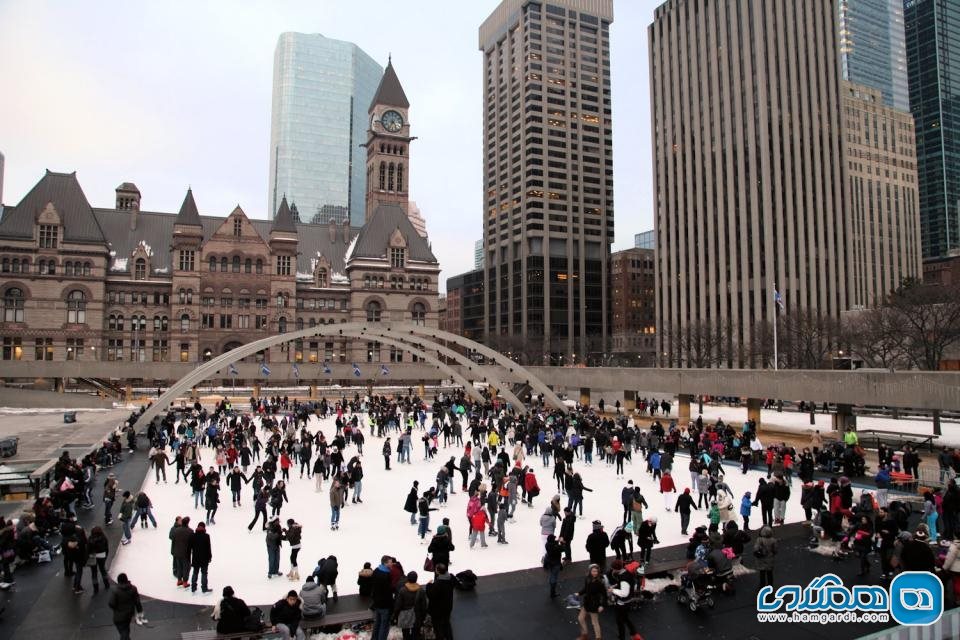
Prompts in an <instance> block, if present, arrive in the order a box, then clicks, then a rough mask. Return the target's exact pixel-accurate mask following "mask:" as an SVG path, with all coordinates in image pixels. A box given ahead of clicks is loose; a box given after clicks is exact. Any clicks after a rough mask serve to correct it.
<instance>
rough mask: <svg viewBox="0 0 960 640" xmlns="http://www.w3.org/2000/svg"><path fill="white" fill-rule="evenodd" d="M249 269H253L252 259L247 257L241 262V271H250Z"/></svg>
mask: <svg viewBox="0 0 960 640" xmlns="http://www.w3.org/2000/svg"><path fill="white" fill-rule="evenodd" d="M251 271H253V260H251V259H250V258H247V259H246V260H245V261H244V263H243V272H244V273H250V272H251Z"/></svg>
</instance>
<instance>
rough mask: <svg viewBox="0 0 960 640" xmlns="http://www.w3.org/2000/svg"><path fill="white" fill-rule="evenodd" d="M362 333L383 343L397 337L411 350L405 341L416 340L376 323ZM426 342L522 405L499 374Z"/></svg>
mask: <svg viewBox="0 0 960 640" xmlns="http://www.w3.org/2000/svg"><path fill="white" fill-rule="evenodd" d="M362 334H363V335H364V336H371V337H374V338H376V339H377V340H379V341H380V342H384V343H388V341H390V337H391V336H392V337H393V338H395V339H399V340H400V341H402V342H405V343H406V346H404V348H405V349H406V350H408V351H411V352H412V349H410V345H409V343H408V342H406V341H408V340H409V341H413V340H416V338H411V337H410V336H409V335H397V334H396V333H394V332H390V331H377V329H376V323H370V324H369V325H368V326H367V329H365V330H364V331H363V332H362ZM426 342H427V343H428V344H429V345H430V349H432V350H435V351H437V352H438V353H440V354H442V355H443V356H444V357H447V358H451V359H452V360H456V361H457V362H458V363H459V364H460V365H461V366H463V367H466V368H467V371H473V370H474V369H476V371H477V373H478V374H480V376H481V377H482V380H481V382H488V383H491V384H493V386H495V387H496V388H497V391H498V392H499V394H500V395H502V396H503V397H504V398H506V399H507V402H509V403H510V404H512V405H513V406H514V407H517V408H518V409H519V408H520V407H522V406H523V401H521V400H520V398H518V397H517V396H516V395H514V393H513V392H512V391H511V390H510V389H509V388H507V385H506V384H505V381H503V380H501V379H500V377H499V376H497V375H495V374H494V373H492V372H491V371H489V370H488V369H487V368H486V367H482V366H480V365H478V364H477V363H476V362H474V361H472V360H471V359H470V358H468V357H466V356H465V355H463V354H462V353H457V352H456V351H454V350H453V349H448V348H447V347H445V346H443V345H442V344H440V343H438V342H434V341H433V340H427V341H426ZM414 349H415V347H414ZM431 362H432V360H431ZM472 386H473V385H472V384H471V388H472ZM481 397H482V396H481ZM481 401H482V400H481Z"/></svg>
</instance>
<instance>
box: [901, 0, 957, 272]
mask: <svg viewBox="0 0 960 640" xmlns="http://www.w3.org/2000/svg"><path fill="white" fill-rule="evenodd" d="M904 32H905V36H906V43H907V68H908V71H909V76H910V110H911V111H912V112H913V118H914V121H915V124H916V131H917V183H918V186H919V191H920V239H921V243H922V247H923V257H924V259H929V258H941V257H945V256H947V255H949V254H950V252H951V251H956V250H957V249H960V2H957V0H907V1H906V2H904Z"/></svg>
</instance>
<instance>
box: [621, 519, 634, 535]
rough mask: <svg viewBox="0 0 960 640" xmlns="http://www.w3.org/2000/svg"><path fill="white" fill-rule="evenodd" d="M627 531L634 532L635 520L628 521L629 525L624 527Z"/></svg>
mask: <svg viewBox="0 0 960 640" xmlns="http://www.w3.org/2000/svg"><path fill="white" fill-rule="evenodd" d="M623 530H624V531H626V532H627V533H633V520H629V521H627V526H625V527H624V528H623Z"/></svg>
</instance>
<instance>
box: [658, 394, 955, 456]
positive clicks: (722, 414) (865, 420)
mask: <svg viewBox="0 0 960 640" xmlns="http://www.w3.org/2000/svg"><path fill="white" fill-rule="evenodd" d="M698 408H699V407H698V406H697V404H696V403H690V418H691V419H692V420H696V419H697V415H699V414H698V412H697V409H698ZM671 415H672V416H673V417H676V415H677V404H676V403H674V405H673V409H672V410H671ZM717 418H723V421H724V422H726V423H728V424H733V425H736V426H738V427H739V426H740V425H741V424H743V422H744V421H745V420H746V419H747V408H746V407H728V406H723V405H706V404H705V405H703V419H704V420H705V421H707V422H715V421H716V420H717ZM760 420H761V427H760V433H761V434H762V433H763V426H764V425H766V426H768V427H776V428H777V429H778V430H782V431H795V432H797V433H804V434H809V433H812V430H813V429H819V430H820V433H821V434H828V433H830V431H831V430H832V429H833V416H832V415H831V414H827V413H820V412H818V413H817V414H816V425H811V424H810V414H809V413H807V412H804V413H800V412H799V411H796V410H795V409H789V410H787V409H785V410H784V411H782V412H778V411H777V410H776V409H764V410H763V411H761V413H760ZM941 428H942V431H943V435H942V436H940V438H939V439H938V440H937V443H938V444H941V445H947V446H952V447H957V446H960V425H958V424H957V423H954V422H941ZM857 429H858V430H861V431H865V430H871V429H872V430H876V431H888V432H891V433H902V434H910V435H916V436H924V437H925V436H928V435H930V434H932V433H933V421H932V420H919V419H901V420H894V419H893V418H880V417H872V416H871V417H866V416H857Z"/></svg>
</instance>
